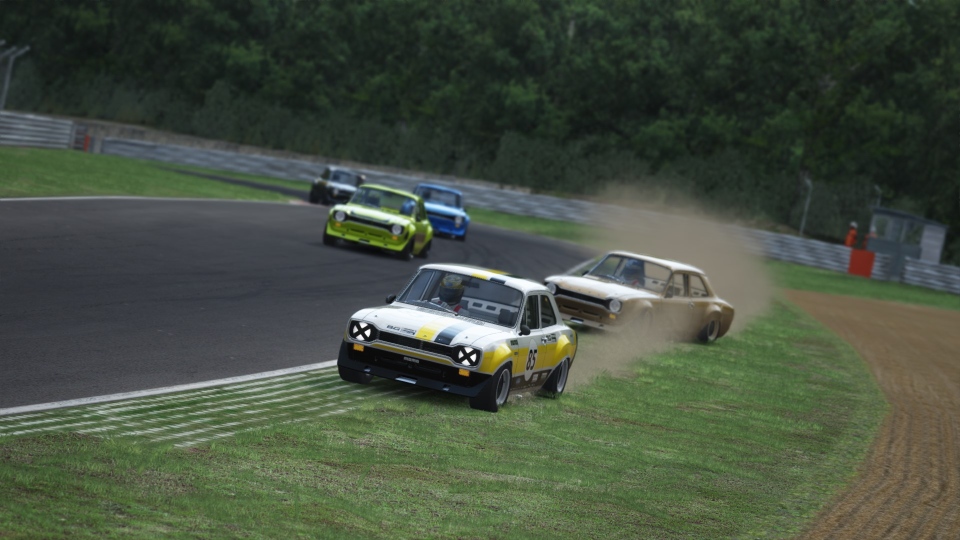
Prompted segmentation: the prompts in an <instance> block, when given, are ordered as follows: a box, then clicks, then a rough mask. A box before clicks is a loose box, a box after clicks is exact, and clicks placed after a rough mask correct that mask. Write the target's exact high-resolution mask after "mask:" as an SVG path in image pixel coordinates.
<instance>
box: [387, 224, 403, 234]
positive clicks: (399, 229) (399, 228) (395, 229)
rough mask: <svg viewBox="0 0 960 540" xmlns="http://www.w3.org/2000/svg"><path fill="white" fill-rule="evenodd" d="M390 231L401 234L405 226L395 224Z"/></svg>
mask: <svg viewBox="0 0 960 540" xmlns="http://www.w3.org/2000/svg"><path fill="white" fill-rule="evenodd" d="M390 232H391V233H393V235H394V236H400V233H402V232H403V226H402V225H394V226H393V227H390Z"/></svg>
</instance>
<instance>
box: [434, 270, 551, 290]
mask: <svg viewBox="0 0 960 540" xmlns="http://www.w3.org/2000/svg"><path fill="white" fill-rule="evenodd" d="M420 269H421V270H442V271H444V272H456V273H458V274H464V275H467V276H473V277H476V278H480V279H485V280H487V281H497V282H501V283H503V284H504V285H506V286H508V287H510V288H513V289H518V290H520V291H522V292H523V293H524V294H526V293H531V292H544V291H547V288H546V286H544V285H543V284H542V283H537V282H536V281H532V280H529V279H527V278H524V277H520V276H515V275H512V274H507V273H505V272H501V271H499V270H491V269H489V268H481V267H479V266H470V265H467V264H450V263H431V264H425V265H423V266H421V267H420Z"/></svg>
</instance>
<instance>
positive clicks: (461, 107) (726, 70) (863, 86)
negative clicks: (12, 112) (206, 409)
mask: <svg viewBox="0 0 960 540" xmlns="http://www.w3.org/2000/svg"><path fill="white" fill-rule="evenodd" d="M0 13H2V17H0V38H4V39H6V40H7V42H8V43H13V44H18V45H30V46H31V47H32V49H31V52H30V54H29V55H27V56H25V57H23V58H22V59H20V60H18V63H17V66H18V67H17V70H16V73H15V80H14V85H13V87H12V88H11V96H10V106H11V107H12V108H19V109H26V110H34V111H40V112H51V113H62V114H72V115H79V116H92V117H99V118H107V119H112V120H118V121H124V122H135V123H143V124H147V125H152V126H156V127H160V128H165V129H171V130H174V131H179V132H186V133H194V134H198V135H202V136H208V137H216V138H223V139H228V140H233V141H237V142H242V143H248V144H254V145H264V146H272V147H278V148H286V149H290V150H295V151H301V152H310V153H318V154H322V155H326V156H329V157H336V158H341V159H352V160H357V161H363V162H371V163H380V164H389V165H395V166H401V167H410V168H418V169H424V170H430V171H436V172H447V173H454V174H460V175H471V176H477V177H484V178H488V179H491V180H497V181H501V182H505V183H518V184H524V185H528V186H531V187H533V188H536V189H538V190H544V191H564V192H571V193H578V192H589V191H593V190H596V187H597V185H598V183H599V182H602V181H614V182H623V183H629V184H638V185H639V186H641V187H642V188H646V189H657V190H659V189H663V188H664V187H665V186H668V187H669V188H670V189H671V190H673V191H676V192H678V193H679V194H680V195H681V196H685V197H693V198H695V199H699V200H703V201H709V202H711V203H712V204H714V205H715V207H717V208H723V209H725V210H727V211H731V212H736V213H740V214H741V215H745V216H748V217H764V218H768V219H771V220H773V221H775V222H779V223H785V224H790V225H792V226H794V227H796V226H797V225H798V224H799V221H800V212H801V211H802V208H803V202H804V199H805V196H806V188H805V187H804V183H803V182H802V178H803V177H804V176H805V175H809V178H811V179H812V180H813V182H814V185H815V188H814V190H813V196H814V198H813V203H812V204H811V210H810V212H811V213H810V216H809V217H808V221H807V229H806V232H808V233H812V234H814V235H818V236H822V237H832V238H839V237H840V236H841V235H842V234H843V233H844V232H845V231H844V229H845V227H844V225H845V222H846V221H847V220H849V219H851V218H858V219H859V220H862V221H866V219H867V217H868V213H869V206H870V205H871V204H872V203H874V202H875V201H876V198H877V196H878V193H877V192H876V190H875V188H874V186H877V187H879V189H880V190H881V191H882V196H883V198H884V202H885V203H886V204H888V205H892V206H896V207H900V208H901V209H905V210H909V211H913V212H917V213H921V214H924V215H926V216H927V217H928V218H931V219H936V220H939V221H944V222H947V223H949V224H950V225H951V227H952V228H951V232H950V236H949V237H948V242H952V243H953V247H952V248H951V252H952V253H953V255H952V257H953V258H954V260H956V259H957V258H958V257H960V241H958V239H960V238H958V237H960V211H958V210H960V209H958V195H960V165H958V162H960V153H958V152H957V148H958V139H960V113H958V111H960V46H958V42H960V38H958V35H960V34H958V33H957V32H956V28H957V22H958V20H960V2H958V1H957V0H912V1H901V0H896V1H894V0H859V1H851V2H836V1H814V0H780V1H777V2H759V1H756V0H682V1H678V2H662V1H659V0H631V1H625V0H618V1H602V0H540V1H530V0H498V1H492V2H468V1H465V0H451V1H447V2H433V1H430V0H378V1H376V2H374V1H371V0H327V1H309V2H304V1H296V0H125V1H123V2H103V1H100V0H78V1H74V2H59V1H56V0H33V1H29V2H27V1H19V0H13V1H11V0H7V1H6V2H0Z"/></svg>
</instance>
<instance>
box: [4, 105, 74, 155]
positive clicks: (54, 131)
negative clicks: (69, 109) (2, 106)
mask: <svg viewBox="0 0 960 540" xmlns="http://www.w3.org/2000/svg"><path fill="white" fill-rule="evenodd" d="M75 134H76V126H75V124H74V123H73V122H71V121H69V120H57V119H54V118H47V117H45V116H36V115H32V114H22V113H11V112H6V111H0V145H2V146H32V147H38V148H72V147H73V145H74V138H75Z"/></svg>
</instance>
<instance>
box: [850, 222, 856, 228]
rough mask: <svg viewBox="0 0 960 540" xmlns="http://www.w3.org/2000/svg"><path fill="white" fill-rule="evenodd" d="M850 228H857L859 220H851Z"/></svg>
mask: <svg viewBox="0 0 960 540" xmlns="http://www.w3.org/2000/svg"><path fill="white" fill-rule="evenodd" d="M850 228H851V229H856V228H857V222H856V221H851V222H850Z"/></svg>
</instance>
